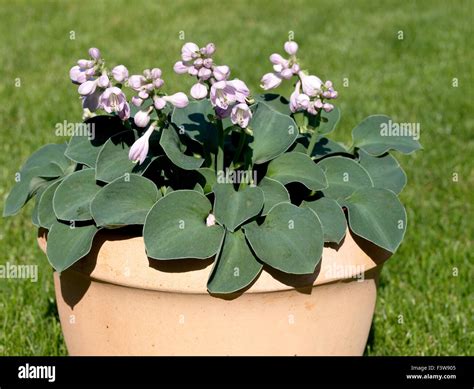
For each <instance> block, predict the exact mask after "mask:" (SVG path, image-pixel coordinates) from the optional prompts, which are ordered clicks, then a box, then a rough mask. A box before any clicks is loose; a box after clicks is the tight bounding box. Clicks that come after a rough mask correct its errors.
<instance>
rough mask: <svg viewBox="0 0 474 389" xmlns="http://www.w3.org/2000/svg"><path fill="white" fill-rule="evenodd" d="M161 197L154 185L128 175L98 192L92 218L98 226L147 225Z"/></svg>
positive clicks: (92, 204) (133, 175)
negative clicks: (148, 215) (153, 208)
mask: <svg viewBox="0 0 474 389" xmlns="http://www.w3.org/2000/svg"><path fill="white" fill-rule="evenodd" d="M160 197H161V193H160V192H159V191H158V188H157V187H156V185H155V184H154V182H153V181H150V180H149V179H148V178H145V177H141V176H138V175H136V174H131V175H125V176H123V177H119V178H117V179H115V180H114V181H112V182H111V183H109V184H107V185H106V186H104V187H103V188H102V189H101V190H100V191H99V192H97V194H96V196H95V197H94V199H93V200H92V203H91V213H92V217H93V218H94V220H95V223H96V224H97V225H98V226H114V227H115V226H121V225H131V224H144V223H145V218H146V215H147V214H148V212H149V211H150V209H151V207H153V205H154V204H155V203H156V202H157V200H158V199H159V198H160Z"/></svg>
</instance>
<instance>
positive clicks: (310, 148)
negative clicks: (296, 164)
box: [306, 111, 321, 157]
mask: <svg viewBox="0 0 474 389" xmlns="http://www.w3.org/2000/svg"><path fill="white" fill-rule="evenodd" d="M317 117H318V119H319V121H318V125H317V127H315V128H314V129H313V134H312V135H311V140H310V141H309V146H308V150H307V151H306V154H307V155H308V156H310V157H311V154H313V149H314V146H315V145H316V140H317V139H318V135H319V133H318V127H319V124H320V123H321V111H319V112H318V115H317Z"/></svg>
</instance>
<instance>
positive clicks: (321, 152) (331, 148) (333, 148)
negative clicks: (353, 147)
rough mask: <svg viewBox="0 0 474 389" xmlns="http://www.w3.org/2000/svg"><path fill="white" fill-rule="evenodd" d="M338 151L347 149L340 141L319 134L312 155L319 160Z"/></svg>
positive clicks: (343, 151) (344, 151)
mask: <svg viewBox="0 0 474 389" xmlns="http://www.w3.org/2000/svg"><path fill="white" fill-rule="evenodd" d="M337 153H347V150H346V149H345V148H344V147H343V146H341V145H340V144H339V143H337V142H334V141H333V140H331V139H328V138H325V137H323V136H318V138H317V139H316V144H315V145H314V149H313V152H312V153H311V156H312V157H313V158H314V159H316V160H317V159H320V158H322V157H325V156H327V155H332V154H337Z"/></svg>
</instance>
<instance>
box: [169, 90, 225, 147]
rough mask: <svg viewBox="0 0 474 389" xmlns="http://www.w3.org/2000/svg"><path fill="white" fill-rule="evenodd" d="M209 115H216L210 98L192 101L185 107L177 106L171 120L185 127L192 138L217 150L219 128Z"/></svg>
mask: <svg viewBox="0 0 474 389" xmlns="http://www.w3.org/2000/svg"><path fill="white" fill-rule="evenodd" d="M208 115H215V113H214V109H213V108H212V105H211V102H210V101H209V100H208V99H204V100H195V101H190V102H189V104H188V106H187V107H185V108H175V109H174V110H173V114H172V115H171V121H172V122H173V123H174V124H175V125H176V126H177V127H178V129H183V130H184V131H185V133H186V135H188V136H189V137H190V138H191V139H193V140H195V141H196V142H198V143H200V144H202V145H206V149H207V150H209V151H215V150H217V128H216V126H215V125H214V124H212V123H211V122H210V121H209V118H208Z"/></svg>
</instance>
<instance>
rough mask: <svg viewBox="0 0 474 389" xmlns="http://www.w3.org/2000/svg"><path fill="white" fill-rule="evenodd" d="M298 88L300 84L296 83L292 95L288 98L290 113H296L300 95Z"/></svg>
mask: <svg viewBox="0 0 474 389" xmlns="http://www.w3.org/2000/svg"><path fill="white" fill-rule="evenodd" d="M300 88H301V82H300V81H298V82H297V83H296V86H295V90H294V91H293V93H292V94H291V96H290V110H291V112H293V113H294V112H296V111H298V108H299V107H298V100H297V99H298V96H299V95H300V93H301V92H300Z"/></svg>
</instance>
